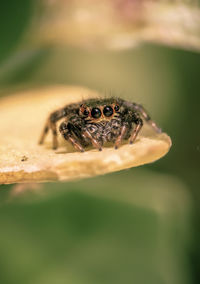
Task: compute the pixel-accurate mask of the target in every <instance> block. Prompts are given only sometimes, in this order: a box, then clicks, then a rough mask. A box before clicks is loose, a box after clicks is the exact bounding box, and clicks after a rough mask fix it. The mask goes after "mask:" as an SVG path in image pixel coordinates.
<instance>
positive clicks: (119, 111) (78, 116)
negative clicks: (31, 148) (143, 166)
mask: <svg viewBox="0 0 200 284" xmlns="http://www.w3.org/2000/svg"><path fill="white" fill-rule="evenodd" d="M61 118H65V120H64V121H63V122H62V123H61V124H60V126H59V131H60V133H61V134H62V136H63V137H64V139H65V140H67V141H69V142H71V143H72V145H73V146H74V147H75V148H76V149H77V150H79V151H81V152H84V148H85V147H87V146H89V145H93V147H95V148H97V149H98V150H99V151H101V150H102V146H103V145H104V143H105V142H113V143H114V145H115V149H117V148H118V147H119V146H120V144H121V142H122V140H126V139H129V142H130V144H132V143H133V142H134V141H135V139H136V137H137V135H138V133H139V131H140V130H141V128H142V126H143V120H145V121H147V122H148V123H149V124H150V125H151V126H152V127H153V128H154V129H155V130H156V131H157V132H158V133H160V132H161V129H160V128H159V127H158V126H157V125H156V123H155V122H154V121H152V120H151V118H150V116H149V115H148V114H147V112H146V111H145V109H144V108H143V107H142V106H141V105H140V104H136V103H131V102H128V101H125V100H123V99H121V98H99V99H96V98H93V99H88V100H84V101H82V102H79V103H74V104H69V105H66V106H64V107H63V108H61V109H59V110H57V111H54V112H53V113H51V114H50V116H49V118H48V120H47V123H46V125H45V127H44V130H43V132H42V135H41V138H40V141H39V144H42V143H43V142H44V139H45V137H46V135H47V133H48V131H49V129H51V131H52V134H53V149H56V148H57V147H58V142H57V127H56V122H57V121H58V120H60V119H61Z"/></svg>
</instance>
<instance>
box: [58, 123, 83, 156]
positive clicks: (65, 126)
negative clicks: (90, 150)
mask: <svg viewBox="0 0 200 284" xmlns="http://www.w3.org/2000/svg"><path fill="white" fill-rule="evenodd" d="M73 128H74V127H73V125H72V124H71V123H70V122H66V121H64V122H62V123H61V125H60V127H59V130H60V133H61V134H62V136H63V137H64V139H65V140H67V141H69V142H70V143H71V144H72V145H73V146H74V148H75V149H76V150H78V151H80V152H84V149H83V147H82V146H81V144H80V143H79V142H78V141H77V140H76V139H75V138H74V133H73Z"/></svg>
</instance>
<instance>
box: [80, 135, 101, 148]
mask: <svg viewBox="0 0 200 284" xmlns="http://www.w3.org/2000/svg"><path fill="white" fill-rule="evenodd" d="M82 136H83V137H84V138H88V139H89V140H90V141H91V142H92V145H93V146H94V147H95V148H97V149H98V150H99V151H102V148H101V145H100V144H99V142H98V141H97V140H96V139H95V138H94V137H92V135H91V134H90V132H89V131H88V130H85V131H84V132H83V133H82Z"/></svg>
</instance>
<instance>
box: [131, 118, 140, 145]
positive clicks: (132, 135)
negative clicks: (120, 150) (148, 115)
mask: <svg viewBox="0 0 200 284" xmlns="http://www.w3.org/2000/svg"><path fill="white" fill-rule="evenodd" d="M133 122H134V123H135V124H136V127H135V128H134V130H133V132H132V134H131V137H130V140H129V143H130V144H133V143H134V141H135V139H136V138H137V135H138V133H139V132H140V130H141V128H142V126H143V121H142V119H141V118H140V117H137V118H135V119H134V121H133Z"/></svg>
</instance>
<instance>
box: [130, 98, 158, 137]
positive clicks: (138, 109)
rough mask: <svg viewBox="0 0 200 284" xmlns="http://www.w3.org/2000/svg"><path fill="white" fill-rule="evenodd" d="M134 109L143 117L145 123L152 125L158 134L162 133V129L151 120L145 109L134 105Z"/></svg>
mask: <svg viewBox="0 0 200 284" xmlns="http://www.w3.org/2000/svg"><path fill="white" fill-rule="evenodd" d="M133 108H134V109H135V110H136V111H137V112H139V113H140V114H141V116H142V117H143V118H144V119H145V121H146V122H147V123H148V124H150V125H151V126H152V127H153V128H154V129H155V131H156V132H157V133H161V132H162V129H161V128H160V127H158V125H157V124H156V123H155V122H154V121H153V120H152V119H151V117H150V116H149V114H148V113H147V111H146V110H145V108H144V107H143V106H142V105H140V104H136V103H134V104H133Z"/></svg>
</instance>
